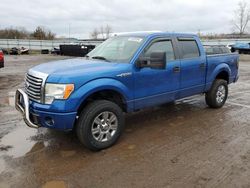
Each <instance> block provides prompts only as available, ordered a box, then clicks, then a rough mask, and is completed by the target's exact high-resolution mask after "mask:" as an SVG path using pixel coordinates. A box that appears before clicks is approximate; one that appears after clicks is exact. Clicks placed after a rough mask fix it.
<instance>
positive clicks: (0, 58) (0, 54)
mask: <svg viewBox="0 0 250 188" xmlns="http://www.w3.org/2000/svg"><path fill="white" fill-rule="evenodd" d="M3 67H4V53H3V51H2V50H1V49H0V68H3Z"/></svg>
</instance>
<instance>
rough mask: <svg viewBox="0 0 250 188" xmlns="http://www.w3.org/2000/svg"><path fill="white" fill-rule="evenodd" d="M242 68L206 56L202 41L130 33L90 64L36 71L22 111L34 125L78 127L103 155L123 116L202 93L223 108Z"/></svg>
mask: <svg viewBox="0 0 250 188" xmlns="http://www.w3.org/2000/svg"><path fill="white" fill-rule="evenodd" d="M238 68H239V55H238V54H234V53H223V54H210V55H207V54H206V53H205V51H204V48H203V46H202V44H201V42H200V40H199V38H198V37H197V36H196V35H192V34H176V33H164V32H159V33H134V34H133V33H130V34H123V35H118V36H114V37H112V38H110V39H108V40H106V41H105V42H103V43H102V44H100V45H99V46H98V47H96V48H95V49H94V50H93V51H91V52H90V53H88V54H87V56H86V57H85V58H76V59H68V60H61V61H55V62H49V63H45V64H41V65H38V66H35V67H33V68H31V69H29V70H28V72H27V74H26V79H25V86H24V89H18V90H17V91H16V102H15V105H16V108H17V110H19V111H20V112H21V113H22V114H23V117H24V121H25V122H26V124H27V125H28V126H29V127H33V128H38V127H47V128H53V129H58V130H73V129H75V130H76V133H77V136H78V138H79V140H80V142H81V143H83V144H84V145H85V146H86V147H88V148H89V149H91V150H101V149H104V148H107V147H110V146H111V145H113V144H114V143H115V142H116V141H117V140H118V138H119V136H120V135H121V133H122V131H123V128H124V113H128V112H133V111H137V110H140V109H143V108H146V107H153V106H156V105H161V104H164V103H168V102H171V101H175V100H177V99H181V98H184V97H188V96H192V95H196V94H202V93H204V94H205V99H206V103H207V105H208V106H209V107H211V108H220V107H222V106H223V105H224V103H225V101H226V99H227V96H228V84H230V83H233V82H236V81H237V79H238Z"/></svg>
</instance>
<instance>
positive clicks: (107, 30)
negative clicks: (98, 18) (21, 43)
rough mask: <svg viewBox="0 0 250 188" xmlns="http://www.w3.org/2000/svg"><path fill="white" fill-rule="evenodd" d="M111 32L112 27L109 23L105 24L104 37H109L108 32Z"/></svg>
mask: <svg viewBox="0 0 250 188" xmlns="http://www.w3.org/2000/svg"><path fill="white" fill-rule="evenodd" d="M111 32H112V27H111V26H110V25H108V24H107V25H106V27H105V35H106V38H109V37H110V33H111Z"/></svg>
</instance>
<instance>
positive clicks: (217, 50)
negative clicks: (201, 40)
mask: <svg viewBox="0 0 250 188" xmlns="http://www.w3.org/2000/svg"><path fill="white" fill-rule="evenodd" d="M204 49H205V51H206V54H207V55H215V54H227V53H231V51H230V49H229V48H228V47H227V46H223V45H204Z"/></svg>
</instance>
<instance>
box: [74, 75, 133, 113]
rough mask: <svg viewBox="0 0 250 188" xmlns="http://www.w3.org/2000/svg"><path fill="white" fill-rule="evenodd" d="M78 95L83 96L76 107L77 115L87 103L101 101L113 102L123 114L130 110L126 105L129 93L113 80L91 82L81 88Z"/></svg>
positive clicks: (123, 86)
mask: <svg viewBox="0 0 250 188" xmlns="http://www.w3.org/2000/svg"><path fill="white" fill-rule="evenodd" d="M78 93H79V94H80V95H81V94H83V95H82V96H81V97H80V99H79V103H78V106H77V112H78V114H79V112H81V111H82V109H83V108H84V107H85V106H86V105H87V104H88V103H89V102H91V101H93V100H101V99H102V100H109V101H112V102H115V103H116V104H118V105H119V106H120V107H121V108H122V110H123V111H124V112H127V111H129V110H128V109H130V108H131V104H128V101H129V100H130V98H131V97H132V96H131V92H129V89H128V88H127V87H126V86H125V85H124V84H122V83H121V82H119V81H117V80H114V79H100V80H94V81H91V82H89V83H87V84H86V85H84V86H82V87H81V88H80V89H79V91H78Z"/></svg>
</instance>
